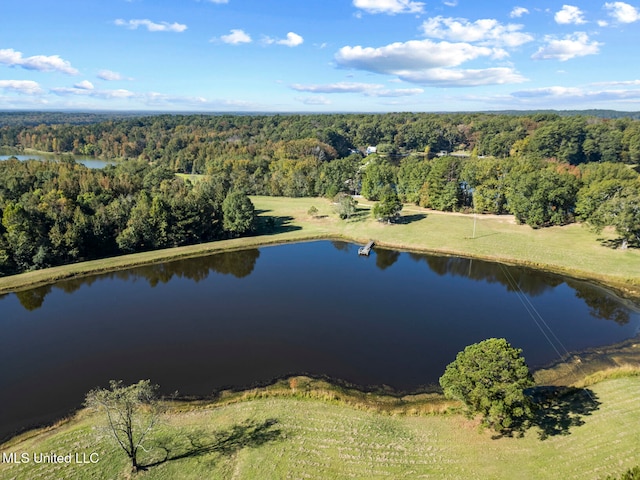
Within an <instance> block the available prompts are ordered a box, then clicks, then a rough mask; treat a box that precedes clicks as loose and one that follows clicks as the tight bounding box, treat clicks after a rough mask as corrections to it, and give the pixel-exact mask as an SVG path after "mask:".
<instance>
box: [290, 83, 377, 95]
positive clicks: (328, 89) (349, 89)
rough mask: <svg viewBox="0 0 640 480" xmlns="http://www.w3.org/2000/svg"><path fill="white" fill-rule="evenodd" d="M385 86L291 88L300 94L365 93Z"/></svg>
mask: <svg viewBox="0 0 640 480" xmlns="http://www.w3.org/2000/svg"><path fill="white" fill-rule="evenodd" d="M383 87H384V85H380V84H375V83H356V82H337V83H329V84H324V85H300V84H299V83H295V84H293V85H291V88H293V89H294V90H296V91H298V92H312V93H363V92H366V91H368V90H371V89H380V88H383Z"/></svg>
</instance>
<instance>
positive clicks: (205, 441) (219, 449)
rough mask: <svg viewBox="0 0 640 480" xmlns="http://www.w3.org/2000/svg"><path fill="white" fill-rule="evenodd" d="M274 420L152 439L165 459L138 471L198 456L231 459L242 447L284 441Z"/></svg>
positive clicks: (143, 466) (249, 421) (145, 465)
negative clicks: (229, 457)
mask: <svg viewBox="0 0 640 480" xmlns="http://www.w3.org/2000/svg"><path fill="white" fill-rule="evenodd" d="M277 424H278V420H276V419H274V418H270V419H267V420H265V421H263V422H257V421H251V420H247V421H245V422H243V423H240V424H238V425H233V426H232V427H230V428H227V429H226V430H220V431H217V432H206V431H204V430H202V429H199V430H194V431H189V432H180V433H175V432H174V433H168V434H165V435H164V436H162V437H159V438H156V439H155V444H156V447H157V449H159V450H162V451H164V458H162V459H160V460H156V461H153V462H150V463H147V464H144V465H142V466H141V467H140V469H141V470H148V469H149V468H152V467H156V466H158V465H162V464H163V463H167V462H172V461H175V460H182V459H185V458H193V457H200V456H203V455H209V454H219V455H224V456H230V455H233V454H234V453H236V452H238V451H239V450H242V449H243V448H255V447H259V446H261V445H264V444H266V443H270V442H275V441H278V440H281V439H283V438H284V436H283V433H282V430H281V429H280V428H277V427H276V425H277Z"/></svg>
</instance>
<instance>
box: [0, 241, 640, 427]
mask: <svg viewBox="0 0 640 480" xmlns="http://www.w3.org/2000/svg"><path fill="white" fill-rule="evenodd" d="M357 247H358V246H357V245H353V244H348V243H342V242H329V241H321V242H312V243H299V244H291V245H283V246H274V247H265V248H260V249H251V250H245V251H240V252H230V253H223V254H217V255H212V256H208V257H202V258H195V259H190V260H180V261H175V262H168V263H163V264H158V265H151V266H146V267H140V268H135V269H130V270H126V271H121V272H116V273H111V274H105V275H98V276H93V277H87V278H84V279H78V280H70V281H64V282H59V283H57V284H55V285H51V286H47V287H42V288H38V289H34V290H29V291H24V292H19V293H15V294H8V295H5V296H4V297H0V329H1V331H2V335H1V336H0V364H1V365H3V366H4V368H3V369H2V373H0V405H2V408H1V409H0V438H1V437H3V436H6V435H7V434H9V433H11V432H13V431H15V430H18V429H21V428H24V427H26V426H28V425H30V424H34V423H38V422H44V421H51V420H52V419H55V418H57V417H59V416H62V415H64V414H65V413H67V412H68V411H70V410H71V409H73V408H75V407H78V406H80V405H81V403H82V401H83V398H84V394H85V393H86V392H87V391H88V390H90V389H91V388H94V387H96V386H107V385H108V381H109V380H110V379H122V380H124V381H125V382H135V381H137V380H140V379H147V378H148V379H151V380H152V381H153V382H155V383H158V384H160V386H161V388H162V390H163V391H165V392H172V391H175V390H178V391H179V392H180V393H181V394H183V395H197V396H205V395H209V394H212V393H214V392H215V391H217V390H219V389H221V388H223V387H236V388H240V387H247V386H251V385H257V384H264V383H267V382H270V381H272V380H273V379H276V378H278V377H283V376H286V375H290V374H311V375H320V376H327V377H331V378H334V379H339V380H344V381H347V382H351V383H353V384H356V385H359V386H361V387H368V386H380V385H388V386H390V387H392V388H394V389H397V390H405V391H412V390H416V389H419V388H421V387H423V386H426V385H430V384H431V385H433V384H437V382H438V378H439V377H440V375H442V373H443V372H444V368H445V366H446V365H447V364H448V363H450V362H451V361H452V360H454V358H455V356H456V353H457V352H459V351H460V350H462V349H463V348H464V347H465V346H467V345H470V344H472V343H475V342H478V341H481V340H484V339H486V338H490V337H505V338H506V339H507V340H508V341H509V342H511V344H512V345H514V346H515V347H518V348H522V349H523V354H524V356H525V358H526V360H527V362H528V364H529V365H530V366H531V367H533V368H536V367H541V366H544V365H546V364H549V363H550V362H553V361H556V360H559V355H558V352H560V353H561V354H565V353H566V352H576V351H580V350H583V349H587V348H590V347H596V346H603V345H610V344H614V343H617V342H620V341H623V340H626V339H629V338H632V337H634V336H636V335H638V334H639V333H640V314H639V313H638V312H637V311H636V310H634V309H632V308H629V306H628V305H626V304H625V303H623V302H621V301H620V300H619V299H618V298H617V297H615V296H614V295H612V294H611V293H609V292H607V291H606V290H604V289H602V288H598V287H595V286H593V285H591V284H589V283H586V282H581V281H577V280H573V279H569V278H565V277H561V276H558V275H552V274H547V273H542V272H538V271H535V270H530V269H526V268H518V267H507V266H504V265H501V264H496V263H488V262H482V261H478V260H469V259H464V258H455V257H441V256H431V255H421V254H413V253H402V252H396V251H391V250H384V249H380V248H375V249H374V251H373V252H372V254H371V256H370V257H359V256H358V255H357Z"/></svg>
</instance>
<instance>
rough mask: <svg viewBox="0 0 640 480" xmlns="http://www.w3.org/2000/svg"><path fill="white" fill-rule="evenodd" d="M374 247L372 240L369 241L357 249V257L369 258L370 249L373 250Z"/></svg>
mask: <svg viewBox="0 0 640 480" xmlns="http://www.w3.org/2000/svg"><path fill="white" fill-rule="evenodd" d="M374 245H375V242H374V241H373V240H370V241H369V243H367V244H366V245H365V246H364V247H360V248H359V249H358V255H367V256H369V252H371V249H372V248H373V246H374Z"/></svg>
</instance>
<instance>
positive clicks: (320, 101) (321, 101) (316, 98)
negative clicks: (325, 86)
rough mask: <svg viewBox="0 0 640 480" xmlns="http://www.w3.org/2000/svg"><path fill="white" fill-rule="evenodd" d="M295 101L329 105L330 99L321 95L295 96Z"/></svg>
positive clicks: (306, 103)
mask: <svg viewBox="0 0 640 480" xmlns="http://www.w3.org/2000/svg"><path fill="white" fill-rule="evenodd" d="M295 99H296V101H298V102H302V103H304V104H305V105H331V100H329V99H327V98H325V97H323V96H314V97H296V98H295Z"/></svg>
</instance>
